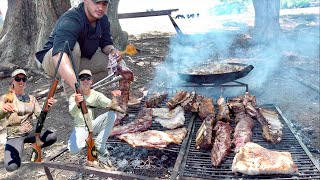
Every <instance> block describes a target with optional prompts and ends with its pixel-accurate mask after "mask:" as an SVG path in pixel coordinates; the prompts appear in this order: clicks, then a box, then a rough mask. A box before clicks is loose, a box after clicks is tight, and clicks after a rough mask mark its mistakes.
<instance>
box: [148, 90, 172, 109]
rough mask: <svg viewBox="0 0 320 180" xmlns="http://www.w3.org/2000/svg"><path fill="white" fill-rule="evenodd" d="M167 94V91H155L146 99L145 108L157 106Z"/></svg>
mask: <svg viewBox="0 0 320 180" xmlns="http://www.w3.org/2000/svg"><path fill="white" fill-rule="evenodd" d="M167 96H168V92H165V91H164V92H161V93H160V92H155V93H153V94H152V95H151V96H150V97H149V98H148V99H147V100H146V107H147V108H154V107H157V106H158V105H159V104H161V103H162V101H163V100H164V99H166V97H167Z"/></svg>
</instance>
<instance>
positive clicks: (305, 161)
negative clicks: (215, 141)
mask: <svg viewBox="0 0 320 180" xmlns="http://www.w3.org/2000/svg"><path fill="white" fill-rule="evenodd" d="M261 107H262V108H267V109H271V110H275V111H277V112H278V114H279V117H280V120H281V122H282V124H283V125H284V127H283V140H282V141H281V142H280V143H279V144H272V143H270V142H267V141H265V140H264V139H263V137H262V130H261V125H260V124H259V122H258V121H256V120H255V121H254V122H255V123H254V129H253V137H252V141H253V142H255V143H258V144H260V145H261V146H263V147H265V148H268V149H272V150H279V151H289V152H290V153H291V155H292V158H293V161H294V162H295V163H296V164H297V166H298V169H299V173H298V174H292V175H291V174H289V175H255V176H249V175H242V174H241V173H237V174H235V173H233V172H232V171H231V166H232V161H233V158H234V156H235V153H234V152H233V151H232V152H231V153H230V155H229V156H228V157H226V158H225V159H224V161H223V162H222V163H221V165H220V166H218V167H217V168H214V167H213V166H212V164H211V159H210V151H204V150H201V151H199V150H196V149H195V136H196V132H197V130H198V129H199V127H200V125H201V123H202V122H201V121H200V120H198V119H197V120H195V122H194V125H193V128H192V132H191V133H192V135H191V138H190V139H189V141H188V143H189V144H188V149H186V153H185V155H184V158H183V162H182V163H181V166H180V173H179V177H178V178H179V179H320V170H319V167H318V165H317V163H316V160H315V159H314V158H313V156H312V154H311V153H310V152H309V150H308V149H307V148H306V146H305V145H304V144H303V143H302V141H301V140H300V138H299V137H297V136H296V135H295V134H294V131H293V129H292V128H291V127H290V126H289V125H288V124H289V123H288V120H287V119H286V118H285V117H284V116H283V114H282V112H281V111H280V109H279V108H278V107H276V106H275V105H273V104H266V105H263V106H261ZM232 126H233V127H234V124H232Z"/></svg>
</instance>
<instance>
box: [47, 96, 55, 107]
mask: <svg viewBox="0 0 320 180" xmlns="http://www.w3.org/2000/svg"><path fill="white" fill-rule="evenodd" d="M53 104H54V98H53V97H51V98H50V99H48V106H49V107H51V106H52V105H53Z"/></svg>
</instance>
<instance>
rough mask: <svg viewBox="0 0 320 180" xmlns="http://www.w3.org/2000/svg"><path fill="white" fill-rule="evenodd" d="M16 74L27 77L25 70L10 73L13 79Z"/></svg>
mask: <svg viewBox="0 0 320 180" xmlns="http://www.w3.org/2000/svg"><path fill="white" fill-rule="evenodd" d="M18 74H24V75H25V76H27V73H26V71H25V70H23V69H16V70H14V71H13V72H12V74H11V77H15V76H16V75H18Z"/></svg>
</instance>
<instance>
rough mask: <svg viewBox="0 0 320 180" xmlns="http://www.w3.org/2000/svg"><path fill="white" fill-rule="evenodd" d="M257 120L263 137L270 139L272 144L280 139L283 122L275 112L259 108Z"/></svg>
mask: <svg viewBox="0 0 320 180" xmlns="http://www.w3.org/2000/svg"><path fill="white" fill-rule="evenodd" d="M257 120H258V121H259V122H260V124H261V126H262V135H263V138H264V139H266V140H267V141H271V142H272V143H274V144H276V143H279V142H280V141H281V140H282V130H283V124H282V123H281V122H280V119H279V115H278V113H277V112H274V111H271V110H267V109H262V108H259V109H258V116H257Z"/></svg>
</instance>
